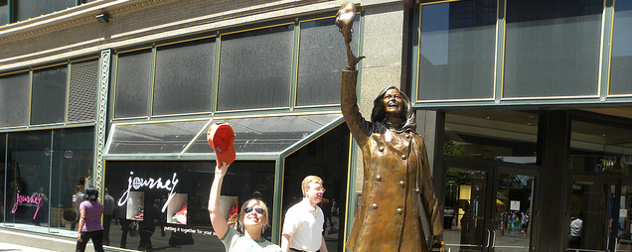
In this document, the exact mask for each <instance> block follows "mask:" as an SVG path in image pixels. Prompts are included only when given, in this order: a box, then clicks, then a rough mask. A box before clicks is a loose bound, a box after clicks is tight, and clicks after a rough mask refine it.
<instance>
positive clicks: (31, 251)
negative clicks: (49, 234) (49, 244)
mask: <svg viewBox="0 0 632 252" xmlns="http://www.w3.org/2000/svg"><path fill="white" fill-rule="evenodd" d="M2 251H7V252H8V251H11V252H14V251H15V252H18V251H25V252H26V251H28V252H52V251H54V250H47V249H40V248H34V247H27V246H22V245H17V244H12V243H4V242H0V252H2Z"/></svg>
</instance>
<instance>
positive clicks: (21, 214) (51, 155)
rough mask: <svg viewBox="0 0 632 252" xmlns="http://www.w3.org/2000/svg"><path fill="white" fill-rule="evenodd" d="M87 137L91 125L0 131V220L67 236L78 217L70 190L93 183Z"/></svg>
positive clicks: (89, 138)
mask: <svg viewBox="0 0 632 252" xmlns="http://www.w3.org/2000/svg"><path fill="white" fill-rule="evenodd" d="M5 136H6V140H7V148H6V150H5V148H4V140H3V139H5ZM93 138H94V129H93V128H92V127H86V128H74V129H59V130H42V131H29V132H16V133H7V134H4V135H2V138H0V140H3V148H2V149H1V150H2V152H1V153H2V154H3V155H2V156H4V154H6V160H7V162H6V164H5V163H4V160H5V159H4V158H3V159H2V167H3V168H4V167H6V180H4V179H3V180H2V181H6V184H4V186H3V187H2V189H3V190H6V198H5V200H4V202H3V204H4V209H5V210H4V221H5V224H6V225H11V226H15V227H18V228H33V227H35V230H38V231H44V232H55V233H62V234H65V235H69V234H70V233H68V230H72V228H73V227H74V226H75V225H76V221H77V219H78V215H77V209H76V208H74V206H73V193H75V189H77V190H78V191H83V190H85V188H86V187H87V186H93V185H94V180H93V179H92V163H93V160H94V158H93V150H94V146H93V141H94V140H93ZM3 170H4V169H3ZM3 174H4V173H3ZM3 195H4V194H3ZM82 199H83V198H82Z"/></svg>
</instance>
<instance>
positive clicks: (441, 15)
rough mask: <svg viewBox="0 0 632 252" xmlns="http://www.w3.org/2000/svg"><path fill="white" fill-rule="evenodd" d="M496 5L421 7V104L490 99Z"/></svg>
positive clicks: (472, 0)
mask: <svg viewBox="0 0 632 252" xmlns="http://www.w3.org/2000/svg"><path fill="white" fill-rule="evenodd" d="M495 25H496V1H489V0H467V1H457V2H448V3H439V4H430V5H422V6H421V24H420V26H421V35H420V36H421V38H420V45H419V48H420V49H419V52H420V55H419V83H418V85H419V89H418V90H419V91H418V92H419V93H418V99H419V100H428V99H460V98H490V97H492V95H493V87H494V54H495V53H494V50H495V44H496V42H495V32H496V31H495V27H496V26H495Z"/></svg>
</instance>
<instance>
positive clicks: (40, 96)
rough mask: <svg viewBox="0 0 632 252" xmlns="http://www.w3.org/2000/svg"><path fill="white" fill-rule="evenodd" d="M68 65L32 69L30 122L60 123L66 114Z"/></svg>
mask: <svg viewBox="0 0 632 252" xmlns="http://www.w3.org/2000/svg"><path fill="white" fill-rule="evenodd" d="M67 86H68V67H66V66H61V67H56V68H52V69H45V70H39V71H33V96H32V97H31V124H46V123H60V122H64V121H65V119H66V118H65V116H66V95H67V94H66V92H67V91H66V87H67Z"/></svg>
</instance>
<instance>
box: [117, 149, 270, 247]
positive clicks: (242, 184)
mask: <svg viewBox="0 0 632 252" xmlns="http://www.w3.org/2000/svg"><path fill="white" fill-rule="evenodd" d="M214 167H215V162H211V161H199V162H194V161H146V162H145V161H138V162H133V161H129V162H116V161H109V162H107V163H106V170H107V171H106V175H105V187H106V188H107V190H108V191H109V192H110V194H111V195H112V196H113V197H114V199H115V202H116V205H117V209H116V210H115V218H114V220H112V222H113V223H111V228H110V233H109V237H110V246H114V247H121V248H130V249H139V250H145V249H146V248H148V247H147V246H146V245H147V242H145V241H149V242H150V244H151V247H152V248H153V249H155V250H164V251H172V250H174V249H172V247H176V248H177V250H182V249H185V250H186V249H193V248H195V249H196V250H198V249H201V250H206V251H224V245H223V244H222V242H221V241H220V240H219V237H217V236H216V235H215V233H214V232H213V227H212V226H211V223H210V219H209V213H208V198H209V191H210V188H211V184H212V182H213V176H214V173H213V172H214ZM274 171H275V165H274V162H273V161H236V162H235V163H233V164H232V165H231V166H230V168H229V170H228V173H227V175H226V177H225V179H224V185H223V188H222V198H221V200H220V205H222V207H223V209H222V212H223V213H224V214H225V215H226V217H227V219H229V218H234V217H235V216H233V212H234V211H239V210H241V209H240V208H241V205H242V204H243V203H244V202H245V201H247V200H248V199H250V198H253V197H258V198H261V199H262V200H263V201H264V202H266V205H267V206H268V208H269V209H270V210H272V209H273V208H274V202H273V197H274ZM269 221H270V222H271V223H272V222H275V221H278V220H272V219H270V220H269ZM117 223H118V224H117ZM161 230H165V236H162V235H161ZM263 237H264V238H266V239H268V240H270V239H271V230H270V229H267V230H266V231H265V233H264V234H263ZM145 238H147V239H145ZM141 239H143V240H141ZM141 242H142V244H141Z"/></svg>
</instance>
